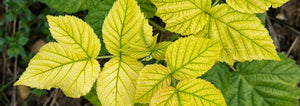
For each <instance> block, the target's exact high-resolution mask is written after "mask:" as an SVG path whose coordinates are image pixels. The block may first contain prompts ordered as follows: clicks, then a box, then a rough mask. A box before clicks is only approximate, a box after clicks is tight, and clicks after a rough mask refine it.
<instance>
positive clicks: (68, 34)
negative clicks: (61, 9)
mask: <svg viewBox="0 0 300 106" xmlns="http://www.w3.org/2000/svg"><path fill="white" fill-rule="evenodd" d="M53 22H54V23H55V24H56V25H58V26H59V27H61V26H60V24H57V23H56V22H55V21H53ZM61 28H62V27H61ZM62 31H64V32H65V33H67V36H69V37H70V38H71V39H72V40H73V41H74V42H75V44H76V45H78V46H79V47H80V48H81V49H82V50H83V52H84V53H85V54H86V55H87V56H88V58H90V57H91V56H90V55H89V54H88V53H87V51H86V50H85V49H84V48H83V47H82V45H81V44H79V43H78V42H77V40H75V38H74V37H72V36H71V35H70V33H69V32H67V31H65V30H62ZM71 31H72V32H73V29H72V30H71ZM56 32H57V31H56ZM57 33H59V32H57ZM60 34H61V33H60ZM62 35H63V34H62Z"/></svg>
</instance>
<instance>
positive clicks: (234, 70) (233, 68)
mask: <svg viewBox="0 0 300 106" xmlns="http://www.w3.org/2000/svg"><path fill="white" fill-rule="evenodd" d="M227 66H229V67H230V68H231V69H232V70H233V71H234V72H237V70H236V69H235V68H234V67H233V66H232V65H229V64H227Z"/></svg>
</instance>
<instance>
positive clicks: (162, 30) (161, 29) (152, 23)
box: [148, 20, 167, 33]
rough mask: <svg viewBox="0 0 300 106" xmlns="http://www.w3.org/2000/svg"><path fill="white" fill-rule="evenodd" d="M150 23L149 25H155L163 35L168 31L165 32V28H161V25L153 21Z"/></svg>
mask: <svg viewBox="0 0 300 106" xmlns="http://www.w3.org/2000/svg"><path fill="white" fill-rule="evenodd" d="M148 21H149V23H150V24H151V25H153V26H154V27H155V28H157V29H158V30H160V31H161V32H162V33H164V32H166V31H167V30H165V28H163V27H161V26H159V25H158V24H156V23H155V22H154V21H152V20H148Z"/></svg>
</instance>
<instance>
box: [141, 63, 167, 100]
mask: <svg viewBox="0 0 300 106" xmlns="http://www.w3.org/2000/svg"><path fill="white" fill-rule="evenodd" d="M170 74H171V71H169V70H168V69H167V68H166V67H165V66H162V65H159V64H153V65H147V66H145V67H144V68H143V69H142V71H140V75H139V79H138V81H137V91H136V102H139V103H149V102H150V100H151V98H152V96H153V94H154V93H155V92H157V91H158V90H159V89H161V88H164V87H166V86H169V85H170V83H171V75H170Z"/></svg>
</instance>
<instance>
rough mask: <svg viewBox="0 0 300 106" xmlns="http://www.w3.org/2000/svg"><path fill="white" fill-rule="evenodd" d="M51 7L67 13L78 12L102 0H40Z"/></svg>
mask: <svg viewBox="0 0 300 106" xmlns="http://www.w3.org/2000/svg"><path fill="white" fill-rule="evenodd" d="M39 1H41V2H42V3H45V4H47V5H48V6H49V7H50V8H52V9H55V10H57V11H61V12H66V13H76V12H78V11H81V10H86V9H89V8H91V7H94V6H96V5H97V3H99V2H100V0H68V1H64V0H39Z"/></svg>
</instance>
